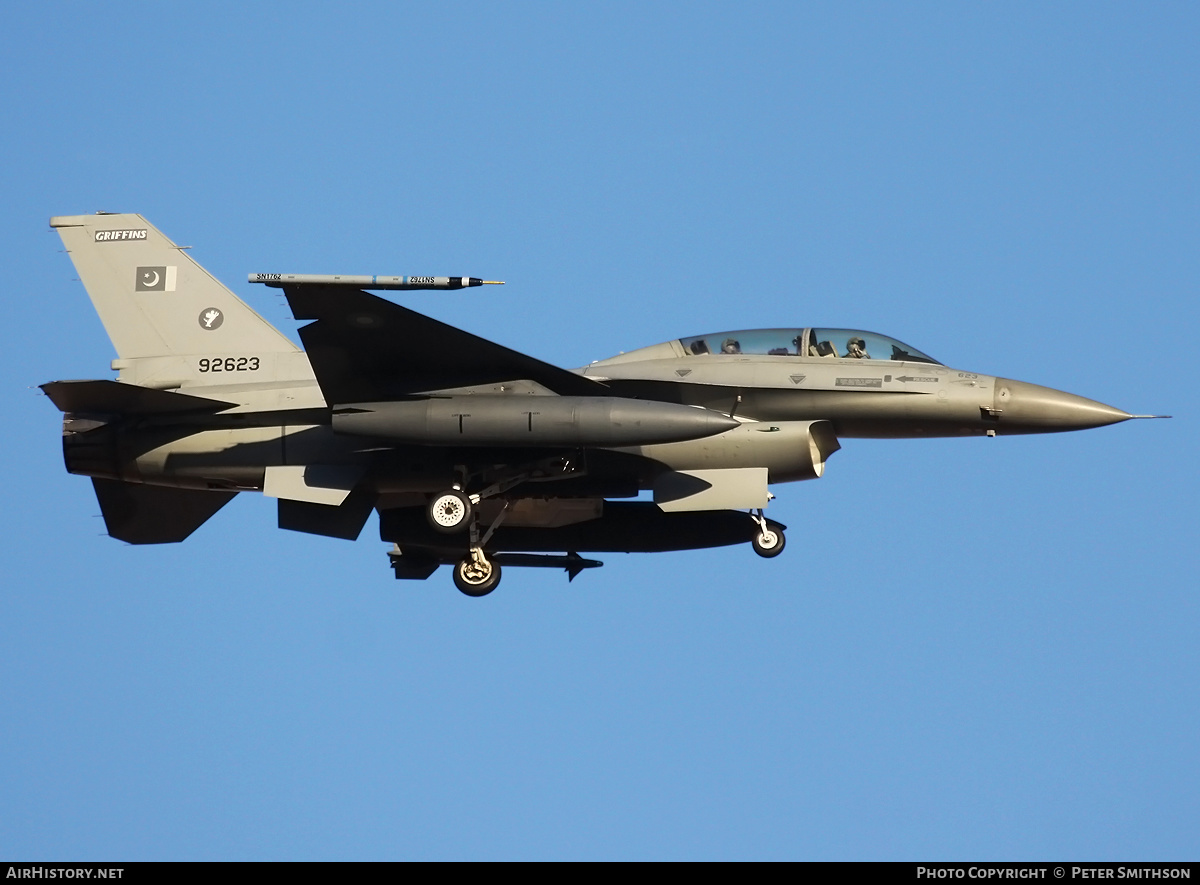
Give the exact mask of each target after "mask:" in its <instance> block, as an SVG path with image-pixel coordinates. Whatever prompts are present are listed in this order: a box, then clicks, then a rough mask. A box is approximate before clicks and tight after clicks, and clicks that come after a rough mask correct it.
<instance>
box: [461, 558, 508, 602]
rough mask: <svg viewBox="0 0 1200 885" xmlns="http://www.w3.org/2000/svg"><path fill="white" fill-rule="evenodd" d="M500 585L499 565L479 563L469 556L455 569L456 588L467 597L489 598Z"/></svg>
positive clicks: (487, 562)
mask: <svg viewBox="0 0 1200 885" xmlns="http://www.w3.org/2000/svg"><path fill="white" fill-rule="evenodd" d="M499 583H500V566H499V564H498V563H495V562H491V561H489V560H486V559H485V560H484V561H483V562H477V561H476V560H474V559H472V558H471V557H470V556H468V557H467V558H466V559H464V560H463V561H462V562H460V563H459V564H458V565H456V566H455V567H454V586H455V587H457V588H458V589H459V590H461V591H462V592H463V593H465V594H467V596H487V595H488V594H489V593H491V592H492V591H493V590H495V589H496V585H497V584H499Z"/></svg>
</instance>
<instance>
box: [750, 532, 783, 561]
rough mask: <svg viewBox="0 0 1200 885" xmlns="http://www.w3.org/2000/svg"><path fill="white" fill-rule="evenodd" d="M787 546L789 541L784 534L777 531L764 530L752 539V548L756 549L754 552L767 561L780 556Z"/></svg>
mask: <svg viewBox="0 0 1200 885" xmlns="http://www.w3.org/2000/svg"><path fill="white" fill-rule="evenodd" d="M786 545H787V539H786V538H785V537H784V536H783V532H781V531H777V530H776V531H773V530H771V529H763V530H762V531H760V532H759V533H758V534H757V535H755V536H754V537H753V538H751V539H750V546H752V547H753V548H754V552H755V553H757V554H758V555H759V556H763V557H766V558H767V559H770V558H771V557H772V556H778V555H779V554H780V553H782V552H783V548H784V547H785V546H786Z"/></svg>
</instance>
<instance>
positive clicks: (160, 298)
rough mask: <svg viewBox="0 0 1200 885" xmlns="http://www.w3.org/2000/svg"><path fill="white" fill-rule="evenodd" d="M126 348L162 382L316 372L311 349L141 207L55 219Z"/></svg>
mask: <svg viewBox="0 0 1200 885" xmlns="http://www.w3.org/2000/svg"><path fill="white" fill-rule="evenodd" d="M50 226H51V227H53V228H54V229H55V230H57V231H58V233H59V236H61V237H62V241H63V244H64V245H65V246H66V248H67V252H68V253H70V256H71V261H73V262H74V264H75V268H76V270H78V271H79V278H80V280H82V282H83V285H84V288H86V289H87V293H88V295H89V296H90V297H91V299H92V304H93V305H94V306H95V308H96V312H97V313H98V314H99V315H100V320H101V322H103V323H104V328H105V331H107V332H108V337H109V338H110V339H112V343H113V346H114V347H115V348H116V350H117V356H118V360H117V362H116V363H114V368H118V369H120V371H121V380H122V381H127V382H130V383H133V384H139V385H142V386H147V387H158V388H179V387H212V386H222V387H225V386H228V385H231V384H233V385H246V384H252V383H255V382H280V381H291V382H299V383H301V384H304V383H306V382H311V381H312V380H313V375H312V370H311V368H310V367H309V365H308V360H307V359H306V358H305V356H304V353H303V351H301V350H300V348H299V347H297V346H296V345H295V344H294V343H292V341H291V340H290V339H288V337H287V336H285V335H284V334H283V333H282V332H280V331H279V330H277V329H276V328H275V327H274V326H272V325H271V324H270V323H268V322H267V321H266V320H265V319H263V318H262V317H261V316H259V315H258V314H257V313H255V312H254V311H253V310H252V309H251V308H250V307H249V306H248V305H247V304H246V303H245V302H244V301H242V300H241V299H240V298H238V297H237V296H236V295H234V294H233V292H231V291H230V290H229V289H227V288H226V287H225V286H224V285H222V284H221V283H220V282H219V281H217V280H216V279H215V278H214V277H213V276H212V275H211V274H209V273H208V271H206V270H205V269H204V268H203V267H201V266H200V265H199V264H197V263H196V262H195V261H194V260H192V258H191V256H190V255H188V253H187V252H186V251H184V250H183V249H181V248H180V247H179V246H176V245H175V244H174V243H173V242H171V241H170V240H169V239H167V238H166V237H165V236H163V234H162V233H161V232H160V231H159V230H158V229H157V228H155V227H154V226H153V225H152V224H150V223H149V222H148V221H146V219H145V218H143V217H142V216H141V215H69V216H59V217H56V218H51V219H50Z"/></svg>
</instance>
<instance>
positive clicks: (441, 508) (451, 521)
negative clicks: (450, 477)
mask: <svg viewBox="0 0 1200 885" xmlns="http://www.w3.org/2000/svg"><path fill="white" fill-rule="evenodd" d="M474 510H475V507H474V505H473V504H472V503H471V499H470V497H469V496H467V495H466V494H464V493H463V492H460V491H458V490H457V489H452V490H450V491H448V492H442V493H441V494H440V495H438V496H437V497H435V498H434V499H433V500H432V501H430V502H429V507H428V509H427V510H426V511H425V515H426V516H427V517H428V518H429V524H430V525H431V526H433V528H434V530H435V531H439V532H442V533H443V534H446V535H457V534H458V533H459V532H461V531H462V530H463V529H465V528H466V527H467V523H468V521H469V520H470V519H471V517H472V515H473V512H474Z"/></svg>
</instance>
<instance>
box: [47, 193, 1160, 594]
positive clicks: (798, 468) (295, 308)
mask: <svg viewBox="0 0 1200 885" xmlns="http://www.w3.org/2000/svg"><path fill="white" fill-rule="evenodd" d="M50 226H51V227H52V228H54V229H55V230H57V231H58V233H59V234H60V236H61V237H62V240H63V243H64V245H65V246H66V249H67V251H68V252H69V254H70V256H71V260H72V261H73V262H74V264H75V267H76V269H77V270H78V272H79V277H80V279H81V280H82V282H83V285H84V287H85V288H86V290H87V292H88V295H89V296H90V297H91V300H92V303H93V305H94V306H95V308H96V310H97V312H98V313H99V315H100V319H101V321H102V322H103V323H104V327H105V330H106V331H107V332H108V335H109V337H110V338H111V340H112V343H113V345H114V347H115V349H116V352H117V359H116V360H114V361H113V363H112V368H113V369H114V370H115V371H116V372H117V378H116V380H87V381H54V382H51V383H48V384H44V385H42V389H43V390H44V391H45V392H46V394H47V395H48V396H49V397H50V399H51V400H52V401H53V403H54V404H55V405H56V406H57V407H58V408H59V409H60V410H61V411H62V412H63V413H64V416H63V437H62V439H63V454H64V458H65V461H66V467H67V470H68V472H70V473H73V474H80V475H83V476H89V477H91V478H92V484H93V486H94V488H95V492H96V496H97V499H98V500H99V503H100V509H101V512H102V513H103V516H104V520H105V525H106V526H107V528H108V532H109V534H110V535H111V536H112V537H114V538H117V539H119V540H122V541H126V542H128V543H131V544H158V543H169V542H178V541H182V540H184V539H185V538H187V537H188V536H189V535H190V534H191V533H192V532H194V531H195V530H196V529H197V528H199V527H200V526H201V525H202V524H203V523H204V522H205V521H206V520H208V519H209V517H211V516H213V515H214V514H215V513H216V512H217V511H218V510H220V509H221V508H222V507H223V506H224V505H225V504H227V503H228V502H229V501H231V500H232V499H233V498H234V497H235V496H236V495H237V494H238V493H239V492H248V491H254V492H262V493H263V494H265V495H267V496H269V497H272V498H276V499H277V500H278V515H279V526H280V527H281V528H285V529H292V530H295V531H301V532H310V533H314V534H318V535H325V536H331V537H336V538H345V539H350V540H353V539H356V538H357V537H358V536H359V534H360V532H361V531H362V529H363V527H364V525H365V524H366V522H367V520H368V518H369V516H370V514H371V512H372V511H375V512H377V513H378V514H379V535H380V538H381V540H383V541H385V542H387V543H390V544H391V545H392V547H391V551H390V553H389V561H390V563H391V567H392V569H393V570H394V573H395V576H396V577H397V578H400V579H425V578H428V577H429V576H430V575H431V574H432V573H433V572H434V571H436V570H437V569H438V568H439V567H440V566H441V565H443V564H448V565H451V566H452V568H453V578H454V583H455V585H456V586H457V587H458V589H459V590H461V591H462V592H463V593H465V594H467V595H468V596H484V595H486V594H488V593H490V592H491V591H492V590H493V589H495V587H496V585H497V584H498V583H499V581H500V572H501V568H502V567H503V566H524V567H556V568H563V569H565V570H566V572H567V574H568V577H569V578H571V579H573V578H574V577H575V576H576V575H577V574H578V573H579V572H580V571H582V570H583V569H587V568H594V567H597V566H600V565H602V563H601V562H599V561H596V560H592V559H585V558H583V557H582V556H581V555H580V554H581V553H600V552H614V551H623V552H655V551H667V550H689V549H697V548H702V547H717V546H723V545H733V544H741V543H748V544H749V545H750V546H751V547H752V549H753V550H754V552H755V553H757V554H759V555H760V556H764V557H774V556H777V555H779V554H780V553H781V552H783V549H784V543H785V537H784V530H785V526H783V525H781V524H780V523H778V522H776V521H774V520H772V519H769V518H768V517H767V516H766V514H765V510H766V508H767V505H768V502H769V501H770V500H771V499H772V498H773V495H772V493H771V491H770V487H771V486H772V484H776V483H786V482H795V481H799V480H811V479H816V478H818V477H820V476H821V475H822V473H823V472H824V470H825V463H826V461H827V460H828V459H829V457H830V456H831V455H832V454H833V453H834V452H836V451H837V450H838V448H839V447H840V444H839V439H842V438H847V437H877V438H878V437H883V438H902V437H937V436H985V435H986V436H1004V435H1008V434H1026V433H1050V432H1055V431H1065V430H1081V429H1084V428H1090V427H1100V426H1102V425H1106V424H1114V423H1116V422H1119V421H1125V420H1128V419H1130V418H1142V417H1155V416H1148V415H1131V414H1129V413H1128V412H1124V411H1122V410H1121V409H1117V408H1113V407H1112V406H1107V405H1104V404H1102V403H1099V402H1095V401H1093V400H1090V399H1084V398H1083V397H1079V396H1074V395H1072V394H1069V393H1064V392H1062V391H1058V390H1053V389H1050V388H1047V387H1039V386H1036V385H1033V384H1026V383H1023V382H1020V381H1012V380H1009V379H1006V378H997V377H993V376H990V375H982V374H979V373H975V372H965V371H959V370H957V369H952V368H950V367H948V366H945V365H943V364H942V363H940V362H939V361H938V360H936V359H934V358H933V357H931V356H929V355H927V354H925V353H922V352H921V351H920V350H917V349H916V348H915V347H911V346H909V345H907V344H904V343H903V342H900V341H897V340H895V339H893V338H888V337H886V336H883V335H878V334H875V333H873V332H866V331H860V330H854V329H831V328H812V327H804V326H788V327H783V328H777V329H754V330H738V331H727V332H718V333H714V334H708V335H697V336H692V337H687V338H679V339H675V340H672V341H667V342H664V343H662V344H656V345H653V346H651V347H644V348H642V349H640V350H634V351H631V352H629V353H622V354H620V355H618V356H614V357H612V358H610V359H605V360H600V361H598V362H594V363H591V364H590V365H588V366H585V367H583V368H581V369H576V370H566V369H562V368H559V367H557V366H553V365H550V364H549V363H545V362H542V361H540V360H538V359H536V358H534V357H531V356H527V355H525V354H522V353H518V352H517V351H514V350H510V349H508V348H506V347H503V346H501V345H500V344H496V343H494V342H491V341H488V340H485V339H483V338H480V337H477V336H475V335H472V334H470V333H468V332H465V331H463V330H461V329H457V328H455V327H453V326H449V325H446V324H445V323H441V322H438V321H437V320H434V319H432V318H430V317H427V316H424V315H422V314H420V313H417V312H416V311H413V310H411V309H409V308H407V307H402V306H400V305H398V304H396V303H394V302H392V301H390V300H386V299H384V298H381V297H379V296H377V295H372V294H370V293H369V292H368V291H367V290H377V291H379V290H382V291H388V290H391V291H407V290H418V289H462V288H472V287H475V286H480V285H483V284H485V283H487V282H490V281H485V280H481V279H479V278H474V277H403V276H396V277H383V276H330V275H320V276H305V275H300V274H283V273H278V274H275V273H257V274H250V276H249V281H250V282H252V283H259V284H265V285H267V286H270V287H274V288H278V289H282V291H283V293H284V295H285V296H286V297H287V300H288V303H289V304H290V306H291V309H292V312H293V314H294V316H295V318H296V319H297V320H303V321H310V322H309V323H308V324H307V325H305V326H303V327H302V328H301V329H300V330H299V335H300V339H301V341H302V342H303V343H304V350H301V349H300V348H299V347H297V346H296V345H295V344H294V343H293V342H292V341H291V340H290V339H289V338H287V337H286V336H285V335H284V334H282V333H281V332H279V331H278V330H277V329H275V328H274V327H272V326H271V325H270V324H269V323H267V321H266V320H264V319H263V318H262V317H261V316H259V315H258V314H257V313H255V312H254V311H253V310H251V308H250V307H249V306H247V305H246V304H245V303H244V302H243V301H242V300H241V299H239V298H238V297H237V296H236V295H234V294H233V292H231V291H230V290H229V289H228V288H226V287H225V286H224V285H222V284H221V283H219V282H218V281H217V280H216V279H214V278H213V277H212V276H210V275H209V274H208V273H207V272H206V271H205V270H204V269H203V268H202V267H201V266H200V265H199V264H197V263H196V262H195V261H194V260H193V259H192V257H191V255H190V254H189V253H188V252H186V251H184V250H183V249H181V248H180V247H179V246H176V245H175V244H174V243H173V242H171V241H170V240H169V239H167V237H165V236H164V235H163V234H162V233H160V232H159V231H158V230H157V229H156V228H154V227H153V226H152V225H151V224H150V223H149V222H148V221H146V220H145V219H144V218H143V217H142V216H140V215H114V214H97V215H77V216H62V217H56V218H52V219H51V220H50ZM645 491H648V492H650V493H651V495H652V498H653V500H652V501H649V500H629V499H634V498H638V497H639V496H640V495H641V494H642V493H643V492H645Z"/></svg>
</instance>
